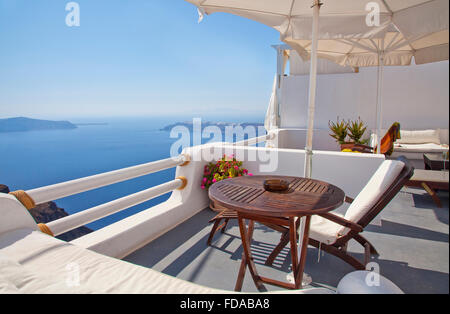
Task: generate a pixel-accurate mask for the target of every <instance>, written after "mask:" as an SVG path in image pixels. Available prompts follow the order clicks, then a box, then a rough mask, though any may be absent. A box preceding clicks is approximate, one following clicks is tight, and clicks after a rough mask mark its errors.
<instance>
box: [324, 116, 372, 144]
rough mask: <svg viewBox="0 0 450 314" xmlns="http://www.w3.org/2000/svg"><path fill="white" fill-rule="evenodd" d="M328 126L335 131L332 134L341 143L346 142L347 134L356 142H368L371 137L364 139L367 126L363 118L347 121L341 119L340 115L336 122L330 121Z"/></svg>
mask: <svg viewBox="0 0 450 314" xmlns="http://www.w3.org/2000/svg"><path fill="white" fill-rule="evenodd" d="M328 126H329V127H330V130H331V131H332V132H333V133H332V134H330V136H331V137H333V138H334V139H336V141H337V142H338V143H339V144H345V143H346V138H347V136H348V137H349V138H350V139H351V140H352V142H353V143H355V144H367V143H368V142H369V139H364V140H362V137H363V136H364V133H365V132H366V131H367V127H366V126H365V124H364V122H363V121H362V120H361V118H358V120H356V121H351V120H349V121H348V122H346V121H345V120H342V121H339V117H338V118H337V122H336V123H335V122H332V121H329V122H328Z"/></svg>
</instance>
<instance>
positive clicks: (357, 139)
mask: <svg viewBox="0 0 450 314" xmlns="http://www.w3.org/2000/svg"><path fill="white" fill-rule="evenodd" d="M347 129H348V137H349V138H350V139H351V142H349V143H344V144H342V145H341V150H342V151H344V150H345V151H348V150H351V151H357V152H369V151H371V150H372V148H371V147H368V146H366V145H367V144H368V143H369V139H362V137H363V136H364V134H365V133H366V130H367V127H366V125H365V123H364V122H363V121H362V120H361V118H360V117H359V118H358V120H355V121H349V122H348V124H347Z"/></svg>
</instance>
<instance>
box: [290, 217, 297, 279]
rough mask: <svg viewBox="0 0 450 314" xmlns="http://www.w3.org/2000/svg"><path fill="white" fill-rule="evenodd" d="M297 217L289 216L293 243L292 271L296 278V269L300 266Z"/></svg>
mask: <svg viewBox="0 0 450 314" xmlns="http://www.w3.org/2000/svg"><path fill="white" fill-rule="evenodd" d="M295 220H296V219H295V217H292V218H289V240H290V243H291V259H292V272H293V274H294V278H295V277H296V276H295V274H296V270H297V268H298V250H297V246H298V244H297V241H298V239H297V228H296V221H295Z"/></svg>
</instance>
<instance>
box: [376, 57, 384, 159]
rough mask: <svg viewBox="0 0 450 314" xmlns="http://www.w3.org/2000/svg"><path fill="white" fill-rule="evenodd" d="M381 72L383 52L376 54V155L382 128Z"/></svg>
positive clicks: (378, 149)
mask: <svg viewBox="0 0 450 314" xmlns="http://www.w3.org/2000/svg"><path fill="white" fill-rule="evenodd" d="M383 70H384V52H381V53H379V54H378V74H377V75H378V90H377V151H376V153H377V154H381V140H382V138H381V136H382V134H381V129H382V127H383V99H382V98H383Z"/></svg>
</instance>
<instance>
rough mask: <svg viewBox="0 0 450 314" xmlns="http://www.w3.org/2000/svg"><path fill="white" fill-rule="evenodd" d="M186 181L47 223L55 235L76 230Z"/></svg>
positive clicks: (160, 186) (166, 184) (161, 186)
mask: <svg viewBox="0 0 450 314" xmlns="http://www.w3.org/2000/svg"><path fill="white" fill-rule="evenodd" d="M184 184H186V182H184V181H183V179H180V178H177V179H175V180H173V181H170V182H167V183H164V184H161V185H158V186H156V187H153V188H150V189H147V190H145V191H141V192H138V193H135V194H131V195H128V196H125V197H122V198H119V199H117V200H114V201H111V202H109V203H105V204H102V205H99V206H96V207H93V208H90V209H87V210H84V211H82V212H79V213H76V214H73V215H70V216H67V217H64V218H61V219H58V220H55V221H53V222H50V223H48V224H47V226H48V227H49V228H50V230H51V231H52V233H53V234H54V235H55V236H58V235H60V234H63V233H66V232H68V231H71V230H74V229H76V228H78V227H81V226H84V225H86V224H88V223H91V222H94V221H97V220H100V219H102V218H104V217H107V216H110V215H113V214H115V213H117V212H120V211H122V210H125V209H127V208H130V207H133V206H135V205H138V204H141V203H144V202H146V201H149V200H151V199H153V198H155V197H158V196H160V195H164V194H166V193H169V192H171V191H174V190H176V189H179V188H182V187H183V185H184Z"/></svg>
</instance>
